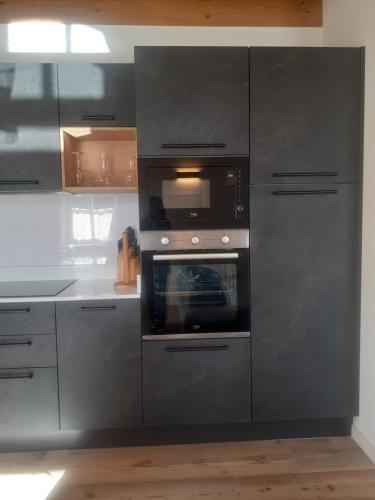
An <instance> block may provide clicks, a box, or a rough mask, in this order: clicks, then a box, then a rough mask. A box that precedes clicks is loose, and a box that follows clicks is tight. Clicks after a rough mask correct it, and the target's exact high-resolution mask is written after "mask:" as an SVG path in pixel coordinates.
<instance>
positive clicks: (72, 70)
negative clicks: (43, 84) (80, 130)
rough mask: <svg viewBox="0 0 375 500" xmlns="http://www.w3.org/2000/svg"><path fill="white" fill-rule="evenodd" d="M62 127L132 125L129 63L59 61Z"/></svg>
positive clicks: (131, 79)
mask: <svg viewBox="0 0 375 500" xmlns="http://www.w3.org/2000/svg"><path fill="white" fill-rule="evenodd" d="M58 74H59V99H60V121H61V126H63V127H75V126H80V127H135V96H134V65H133V64H82V63H74V64H59V66H58Z"/></svg>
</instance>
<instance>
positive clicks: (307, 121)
mask: <svg viewBox="0 0 375 500" xmlns="http://www.w3.org/2000/svg"><path fill="white" fill-rule="evenodd" d="M362 54H363V50H362V49H352V48H351V49H346V48H273V47H271V48H265V47H256V48H251V49H250V72H251V84H250V145H251V146H250V155H251V165H250V170H251V183H252V184H269V183H281V182H286V183H289V182H292V183H293V182H311V181H314V180H315V181H316V182H322V181H323V182H324V181H328V182H333V181H334V182H350V181H356V180H358V172H359V171H360V168H359V165H360V163H361V135H362V133H361V128H362V127H361V118H360V117H361V107H362V102H361V101H362V85H363V78H362V74H363V67H362V66H363V65H362Z"/></svg>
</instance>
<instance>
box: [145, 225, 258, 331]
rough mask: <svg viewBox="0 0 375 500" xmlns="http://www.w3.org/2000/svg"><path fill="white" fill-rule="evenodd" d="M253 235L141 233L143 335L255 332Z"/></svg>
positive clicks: (241, 232) (237, 232)
mask: <svg viewBox="0 0 375 500" xmlns="http://www.w3.org/2000/svg"><path fill="white" fill-rule="evenodd" d="M248 234H249V231H248V230H247V231H246V230H226V231H197V232H195V231H194V232H192V231H176V232H160V233H159V232H155V233H143V234H142V237H141V245H142V248H143V251H142V335H143V339H144V340H152V339H157V338H160V336H165V337H166V338H170V336H177V338H181V337H183V336H185V337H187V338H190V337H202V336H203V337H217V336H249V335H250V333H249V332H250V327H249V322H250V319H249V316H250V310H249V309H250V308H249V304H250V301H249V249H248Z"/></svg>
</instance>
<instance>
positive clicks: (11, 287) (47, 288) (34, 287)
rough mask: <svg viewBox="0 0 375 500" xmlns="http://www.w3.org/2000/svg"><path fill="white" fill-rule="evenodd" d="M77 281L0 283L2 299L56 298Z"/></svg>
mask: <svg viewBox="0 0 375 500" xmlns="http://www.w3.org/2000/svg"><path fill="white" fill-rule="evenodd" d="M74 281H75V280H45V281H0V297H1V298H11V297H54V296H56V295H58V294H59V293H60V292H62V291H63V290H65V288H67V287H68V286H70V285H71V284H73V283H74Z"/></svg>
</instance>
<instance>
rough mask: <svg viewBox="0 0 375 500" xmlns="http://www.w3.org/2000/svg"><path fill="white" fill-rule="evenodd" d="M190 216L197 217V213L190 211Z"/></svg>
mask: <svg viewBox="0 0 375 500" xmlns="http://www.w3.org/2000/svg"><path fill="white" fill-rule="evenodd" d="M190 217H192V218H193V217H198V214H197V212H190Z"/></svg>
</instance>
